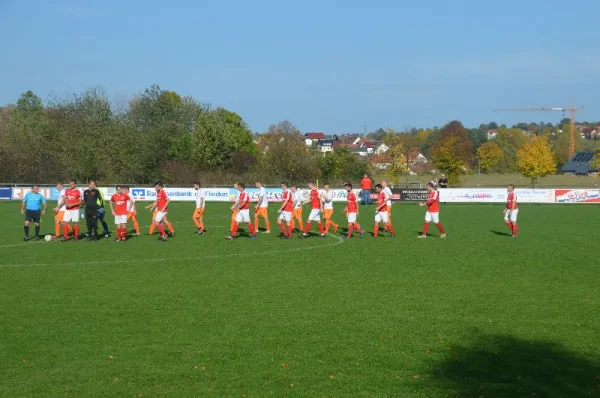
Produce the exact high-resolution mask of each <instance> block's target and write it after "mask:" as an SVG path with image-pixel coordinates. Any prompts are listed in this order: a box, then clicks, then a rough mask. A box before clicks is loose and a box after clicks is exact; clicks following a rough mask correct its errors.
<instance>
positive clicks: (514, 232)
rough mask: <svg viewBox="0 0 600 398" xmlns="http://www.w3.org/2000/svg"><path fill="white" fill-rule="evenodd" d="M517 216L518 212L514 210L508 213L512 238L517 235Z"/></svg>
mask: <svg viewBox="0 0 600 398" xmlns="http://www.w3.org/2000/svg"><path fill="white" fill-rule="evenodd" d="M518 214H519V210H518V209H515V210H513V211H511V212H510V222H511V223H512V225H513V228H512V236H513V237H516V236H517V233H518V232H519V226H518V225H517V216H518Z"/></svg>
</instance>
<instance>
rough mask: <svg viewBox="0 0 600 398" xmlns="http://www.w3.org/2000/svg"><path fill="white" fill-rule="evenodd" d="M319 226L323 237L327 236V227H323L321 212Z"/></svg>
mask: <svg viewBox="0 0 600 398" xmlns="http://www.w3.org/2000/svg"><path fill="white" fill-rule="evenodd" d="M317 226H318V227H319V232H320V233H321V236H325V227H324V226H323V221H321V212H319V218H318V224H317Z"/></svg>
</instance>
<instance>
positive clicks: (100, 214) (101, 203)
mask: <svg viewBox="0 0 600 398" xmlns="http://www.w3.org/2000/svg"><path fill="white" fill-rule="evenodd" d="M89 186H90V188H94V189H97V187H96V181H94V180H90V185H89ZM98 193H99V194H100V195H99V196H98V201H97V202H96V203H97V204H98V220H100V222H101V223H102V229H104V237H105V238H108V237H109V236H110V232H109V230H108V224H106V221H105V220H104V216H105V215H106V211H105V210H104V194H103V193H102V191H101V190H98Z"/></svg>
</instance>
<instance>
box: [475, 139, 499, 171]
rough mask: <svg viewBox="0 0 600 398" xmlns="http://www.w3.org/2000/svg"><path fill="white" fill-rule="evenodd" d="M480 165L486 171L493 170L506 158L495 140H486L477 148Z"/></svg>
mask: <svg viewBox="0 0 600 398" xmlns="http://www.w3.org/2000/svg"><path fill="white" fill-rule="evenodd" d="M477 158H478V159H479V167H480V168H481V171H483V172H484V173H489V172H493V171H494V170H495V169H496V168H497V166H498V164H500V162H502V160H503V159H504V152H502V149H501V148H500V146H499V145H498V144H496V143H495V142H486V143H485V144H482V145H481V146H480V147H479V148H477Z"/></svg>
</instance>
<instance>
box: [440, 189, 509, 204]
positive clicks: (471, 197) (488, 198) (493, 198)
mask: <svg viewBox="0 0 600 398" xmlns="http://www.w3.org/2000/svg"><path fill="white" fill-rule="evenodd" d="M439 193H440V202H456V203H499V202H504V201H506V190H505V189H494V188H444V189H440V190H439Z"/></svg>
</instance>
